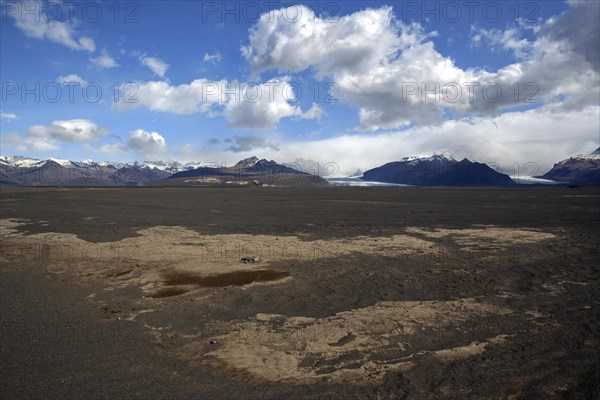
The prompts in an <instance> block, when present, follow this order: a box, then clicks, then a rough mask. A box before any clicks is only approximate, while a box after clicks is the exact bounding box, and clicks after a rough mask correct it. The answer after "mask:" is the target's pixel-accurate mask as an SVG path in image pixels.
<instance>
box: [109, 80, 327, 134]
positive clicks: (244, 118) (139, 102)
mask: <svg viewBox="0 0 600 400" xmlns="http://www.w3.org/2000/svg"><path fill="white" fill-rule="evenodd" d="M288 82H289V79H288V78H287V77H283V78H277V79H272V80H269V81H267V82H265V83H262V84H247V83H243V82H237V81H233V82H227V81H225V80H221V81H218V82H217V81H209V80H207V79H196V80H194V81H192V82H191V83H189V84H182V85H178V86H172V85H171V84H169V83H168V82H165V81H151V82H138V83H136V89H137V90H136V92H135V94H133V95H132V96H131V98H129V99H128V100H129V102H127V103H126V102H124V101H120V102H117V103H113V109H115V110H117V111H125V110H129V109H133V108H137V107H147V108H148V109H150V110H152V111H161V112H169V113H174V114H193V113H202V114H205V115H207V116H211V117H212V116H217V115H223V116H225V118H226V119H227V120H228V122H229V125H230V126H231V127H232V128H236V129H253V130H265V129H273V128H275V127H276V126H277V124H278V123H279V121H280V120H281V119H282V118H288V117H293V118H299V119H318V118H320V117H321V116H322V115H323V111H322V110H321V108H320V107H319V106H318V105H317V104H313V105H312V107H311V108H310V109H308V110H307V111H303V110H302V109H301V108H300V106H298V105H295V104H293V103H294V102H295V101H296V98H295V94H294V93H293V90H291V86H287V85H286V84H287V83H288ZM123 92H124V94H125V93H127V91H125V90H123Z"/></svg>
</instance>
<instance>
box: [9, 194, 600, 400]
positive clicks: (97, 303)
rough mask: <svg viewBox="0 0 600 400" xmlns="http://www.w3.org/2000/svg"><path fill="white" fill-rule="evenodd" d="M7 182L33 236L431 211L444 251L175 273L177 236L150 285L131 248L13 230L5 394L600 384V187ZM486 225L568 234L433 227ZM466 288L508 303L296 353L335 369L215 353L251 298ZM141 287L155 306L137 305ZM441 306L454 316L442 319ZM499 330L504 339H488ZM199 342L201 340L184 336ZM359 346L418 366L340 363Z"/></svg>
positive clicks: (280, 300)
mask: <svg viewBox="0 0 600 400" xmlns="http://www.w3.org/2000/svg"><path fill="white" fill-rule="evenodd" d="M0 190H1V195H2V196H1V203H0V204H1V217H2V219H5V220H6V219H11V220H21V221H22V224H21V225H19V226H18V227H17V228H16V229H17V230H18V232H21V233H24V234H25V236H24V237H23V238H22V240H23V241H25V240H26V239H27V238H28V237H35V236H32V235H36V234H41V233H58V234H75V235H77V237H78V238H80V239H83V240H86V241H88V242H94V243H108V242H117V241H120V240H123V239H127V238H136V237H140V235H141V234H140V233H139V231H140V230H143V229H146V228H152V227H156V226H168V227H184V228H187V229H189V230H190V231H191V232H196V233H198V234H200V235H223V234H252V235H254V234H261V235H271V236H279V237H283V236H290V235H297V236H298V237H299V238H300V240H302V241H306V242H307V243H310V242H311V241H314V240H317V239H321V240H328V241H336V240H338V241H344V240H351V239H356V238H359V237H366V238H374V239H377V240H380V238H386V237H392V235H400V234H404V233H406V229H407V228H412V227H419V228H421V231H419V232H416V233H413V234H412V236H413V237H415V238H421V239H427V240H431V241H434V242H435V243H436V245H439V246H440V248H443V249H444V251H443V252H442V253H439V252H438V253H436V254H433V250H432V252H431V253H428V252H427V251H425V252H424V253H421V254H416V255H415V254H411V255H405V256H398V255H391V254H388V253H385V252H382V253H369V252H367V251H364V250H363V249H361V248H360V247H357V249H356V251H352V252H349V253H344V254H339V255H335V256H334V255H331V254H330V255H328V256H325V257H319V258H317V259H304V260H302V259H300V260H295V259H289V260H274V261H271V262H267V263H262V264H261V265H260V266H259V267H257V268H255V269H254V270H244V271H233V272H232V271H224V272H223V273H219V274H214V275H210V276H204V275H195V274H193V273H191V272H189V271H188V272H186V271H180V270H176V269H175V268H174V266H173V265H169V263H168V260H169V255H168V253H167V254H166V257H165V260H166V261H165V263H164V264H165V265H158V266H156V265H154V266H153V268H157V271H161V275H157V276H158V278H157V279H160V280H162V286H161V287H160V288H159V289H158V290H156V291H154V292H151V293H148V292H145V291H144V290H142V288H141V287H140V286H139V285H133V284H131V285H129V284H127V282H129V281H128V280H127V279H128V278H127V277H129V276H132V275H135V274H138V273H140V270H141V269H143V268H145V266H144V265H139V264H140V263H136V262H135V261H132V262H131V263H130V264H127V266H126V267H123V269H121V270H119V271H118V272H116V273H113V274H112V275H110V276H108V277H107V278H106V279H105V280H102V279H84V278H85V276H81V277H80V278H81V279H80V278H78V276H75V275H72V276H71V275H65V274H63V275H60V274H56V273H54V272H52V271H51V270H50V269H48V268H47V266H45V265H44V261H43V257H42V258H41V259H38V258H36V257H35V256H31V257H30V256H29V255H28V254H23V252H25V253H27V251H28V248H27V247H26V246H25V247H23V246H19V245H18V243H17V244H15V242H14V240H15V239H14V238H12V239H11V238H9V236H10V235H9V234H8V230H7V231H3V232H2V235H1V239H2V241H3V242H2V253H3V254H2V260H3V263H2V266H1V269H0V274H1V275H0V302H1V307H0V316H1V326H2V332H1V333H2V336H1V342H0V346H1V347H0V376H1V384H0V397H2V398H11V399H12V398H44V399H47V398H60V399H70V398H89V399H94V398H103V399H117V398H143V399H171V398H173V399H343V400H346V399H507V400H508V399H595V398H600V296H599V293H600V281H599V278H600V262H599V261H600V248H599V244H600V188H599V187H574V188H567V187H514V188H414V187H405V188H385V187H383V188H381V187H380V188H344V187H336V188H312V189H311V188H302V189H296V188H260V187H251V188H68V189H67V188H36V189H29V188H7V187H6V188H4V187H3V188H1V189H0ZM481 226H495V227H500V228H503V229H505V231H506V232H510V230H511V229H514V230H518V229H537V230H539V231H540V232H544V233H550V234H552V235H554V236H555V238H554V239H548V240H544V241H539V242H535V243H533V242H528V243H526V242H523V243H522V244H520V243H519V244H516V245H515V244H514V243H513V244H511V245H510V246H508V247H507V248H504V250H498V247H497V246H496V244H497V243H496V244H494V242H493V238H491V239H490V238H487V239H486V238H482V239H481V240H480V243H479V244H480V245H481V247H480V248H479V250H481V251H483V252H485V251H487V250H486V249H492V252H493V251H497V253H494V255H493V256H491V257H486V256H485V255H481V254H480V253H477V252H471V253H461V252H460V249H459V244H457V243H458V242H456V241H453V239H452V238H453V236H447V237H438V238H432V237H428V236H427V234H428V232H431V233H432V234H433V233H435V232H437V231H436V229H437V230H439V229H455V230H457V232H459V230H463V229H479V228H477V227H481ZM505 231H502V232H505ZM515 232H516V231H515ZM189 240H190V243H191V245H193V243H192V241H193V240H194V239H193V238H190V239H189ZM179 244H180V245H182V246H183V245H186V244H187V243H186V242H181V243H179ZM29 251H33V250H29ZM140 257H141V255H140ZM23 259H25V260H27V261H26V262H25V263H23V262H19V260H23ZM243 266H245V264H243V263H241V262H240V268H242V267H243ZM115 282H125V284H122V285H115ZM466 298H469V299H475V300H473V301H472V302H471V303H472V307H475V306H477V305H479V304H481V305H487V306H489V307H492V308H494V309H497V310H508V311H506V312H492V313H488V314H486V313H481V314H477V313H476V312H475V313H472V314H468V315H466V314H465V315H464V316H463V317H461V315H460V313H456V312H455V311H456V310H454V311H453V310H451V309H448V311H444V310H446V309H445V308H440V309H439V310H441V311H440V314H439V317H440V318H441V319H440V322H439V324H440V325H439V326H437V325H436V323H433V324H431V325H425V324H423V325H422V326H421V327H420V329H419V330H417V331H416V332H412V333H410V335H408V334H407V336H406V337H405V339H406V342H408V344H409V346H408V348H405V347H406V346H403V345H402V343H400V342H402V341H403V340H400V339H398V338H396V337H394V338H393V340H392V339H390V340H391V341H392V342H391V343H388V344H387V345H386V346H387V347H386V346H383V347H381V348H379V347H376V348H373V349H372V350H365V349H364V348H361V347H351V346H353V343H356V342H357V341H358V340H361V336H360V335H361V333H360V332H356V331H350V332H345V331H344V332H342V333H340V334H339V335H334V336H332V337H335V339H333V340H332V342H331V343H330V344H329V346H330V348H331V349H334V350H335V349H342V348H349V349H352V350H350V351H348V352H346V353H335V354H337V356H335V357H330V358H327V359H324V358H320V357H319V355H318V354H312V356H310V357H306V358H304V359H302V360H301V361H302V363H301V365H300V366H301V367H306V368H311V369H312V370H313V371H316V373H318V374H322V376H323V378H322V379H317V380H316V381H311V382H307V381H302V380H296V381H294V380H293V379H291V380H283V381H273V380H269V379H263V378H260V377H257V376H256V375H253V374H251V373H249V372H248V371H242V370H238V369H235V368H232V366H231V365H225V364H224V363H223V362H218V360H215V356H214V355H213V356H211V355H208V356H207V355H206V353H209V352H212V351H215V350H218V349H220V348H221V346H224V344H223V343H221V340H220V339H214V338H218V335H216V334H215V332H214V331H215V329H218V328H219V327H220V326H223V327H226V328H224V329H229V328H227V327H231V326H234V325H235V326H244V324H245V323H247V322H248V321H255V318H256V316H257V314H278V315H280V318H281V319H282V320H277V319H276V318H275V319H272V320H270V322H269V328H270V329H271V330H273V332H278V330H281V329H283V322H282V321H283V319H285V318H289V317H300V316H301V317H307V318H315V319H318V320H319V321H324V320H325V319H327V318H331V317H332V316H334V315H336V314H337V315H338V316H339V315H347V314H344V313H346V312H349V311H352V310H358V309H365V308H366V309H367V310H370V308H369V307H372V306H374V305H376V304H382V303H381V302H384V303H385V302H398V303H393V304H408V305H410V307H415V308H414V309H418V307H419V306H420V305H421V304H422V305H426V306H427V307H438V306H440V307H442V306H443V305H444V304H455V303H456V302H457V301H460V299H466ZM141 301H148V302H155V303H153V304H156V307H155V309H154V310H152V311H151V312H146V313H143V314H139V315H137V317H136V318H134V319H132V320H128V318H127V316H130V315H132V314H134V313H135V312H136V308H137V307H139V304H140V302H141ZM402 302H406V303H402ZM471 303H469V304H471ZM390 304H392V303H390ZM407 307H408V306H407ZM409 309H410V308H409ZM473 309H475V308H473ZM436 310H437V308H436ZM137 311H139V310H137ZM453 312H454V314H453ZM444 313H446V314H447V315H450V317H451V319H456V322H452V321H450V322H448V321H446V322H443V321H442V320H443V316H444V315H445V314H444ZM436 315H437V314H436ZM278 318H279V317H278ZM436 318H437V317H436ZM415 319H418V318H417V317H415ZM386 322H389V321H382V323H386ZM232 324H233V325H232ZM236 324H237V325H236ZM417 325H418V324H417ZM149 326H153V327H164V330H163V331H161V332H158V331H155V330H151V329H149V328H148V327H149ZM209 327H210V329H209ZM436 327H437V328H436ZM439 327H442V328H439ZM165 331H168V334H166V333H165ZM209 331H210V332H209ZM222 333H225V332H222ZM186 335H188V336H186ZM189 335H197V336H195V337H194V339H190V336H189ZM499 336H502V337H504V339H503V340H499V341H495V342H494V341H490V340H489V339H490V338H494V337H499ZM157 337H160V339H157ZM371 339H373V338H371ZM373 340H375V339H373ZM193 341H196V342H199V343H198V345H197V346H195V347H185V346H187V345H189V344H190V343H191V342H193ZM473 343H474V344H475V345H476V344H477V343H487V345H486V347H485V349H484V350H482V351H474V352H473V353H472V354H467V355H466V356H461V357H452V356H449V357H446V358H444V357H442V356H441V354H446V355H448V354H450V355H455V354H456V352H454V350H452V351H450V352H449V353H448V352H445V353H444V351H445V350H447V349H463V348H465V346H470V345H472V344H473ZM369 344H370V343H369V342H368V341H367V342H366V344H365V346H368V345H369ZM267 345H268V343H267ZM188 349H193V352H194V354H193V357H192V356H188V352H187V350H188ZM469 349H472V347H469ZM436 352H438V353H436ZM182 354H183V355H182ZM332 354H333V353H332ZM204 359H206V360H207V362H204V361H198V360H204ZM365 360H369V361H372V362H374V363H377V362H387V361H389V363H390V364H393V363H398V362H401V361H407V360H408V361H410V362H412V363H413V365H412V367H410V368H405V369H401V370H398V369H393V368H392V369H390V370H389V371H388V372H386V373H384V374H383V375H382V377H380V379H379V380H378V381H376V382H375V381H369V380H367V381H364V382H359V381H354V380H353V379H344V380H343V381H336V380H333V379H330V378H331V376H332V375H331V374H332V373H335V371H336V369H337V368H338V367H339V366H340V365H342V364H344V365H345V368H349V369H352V368H357V369H358V368H360V367H361V365H363V364H364V362H365ZM212 361H214V362H212ZM392 361H393V362H392ZM264 362H265V363H268V362H269V361H268V360H266V359H265V360H264Z"/></svg>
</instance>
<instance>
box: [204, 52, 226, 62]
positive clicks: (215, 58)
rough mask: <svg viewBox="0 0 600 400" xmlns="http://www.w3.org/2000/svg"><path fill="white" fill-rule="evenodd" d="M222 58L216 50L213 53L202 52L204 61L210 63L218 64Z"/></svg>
mask: <svg viewBox="0 0 600 400" xmlns="http://www.w3.org/2000/svg"><path fill="white" fill-rule="evenodd" d="M222 59H223V55H222V54H221V53H219V52H218V51H217V52H216V53H213V54H210V53H204V62H207V63H211V64H218V63H220V62H221V60H222Z"/></svg>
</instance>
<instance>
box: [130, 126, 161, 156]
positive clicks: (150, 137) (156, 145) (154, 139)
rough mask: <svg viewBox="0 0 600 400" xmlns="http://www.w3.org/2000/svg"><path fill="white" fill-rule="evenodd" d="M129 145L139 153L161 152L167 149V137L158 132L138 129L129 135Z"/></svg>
mask: <svg viewBox="0 0 600 400" xmlns="http://www.w3.org/2000/svg"><path fill="white" fill-rule="evenodd" d="M127 147H129V148H130V149H132V150H133V151H135V152H137V153H142V154H161V153H165V152H166V150H167V145H166V143H165V138H164V137H162V135H161V134H160V133H158V132H148V131H145V130H143V129H136V130H134V131H131V132H129V134H128V135H127Z"/></svg>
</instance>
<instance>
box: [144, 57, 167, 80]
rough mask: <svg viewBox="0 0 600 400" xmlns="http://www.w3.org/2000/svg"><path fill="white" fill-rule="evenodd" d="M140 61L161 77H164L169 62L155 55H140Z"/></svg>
mask: <svg viewBox="0 0 600 400" xmlns="http://www.w3.org/2000/svg"><path fill="white" fill-rule="evenodd" d="M140 62H141V63H142V65H145V66H146V67H148V68H150V70H151V71H152V72H154V74H156V75H158V76H160V77H161V78H164V77H165V73H166V72H167V69H169V64H167V63H166V62H164V61H163V60H161V59H160V58H156V57H141V58H140Z"/></svg>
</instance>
